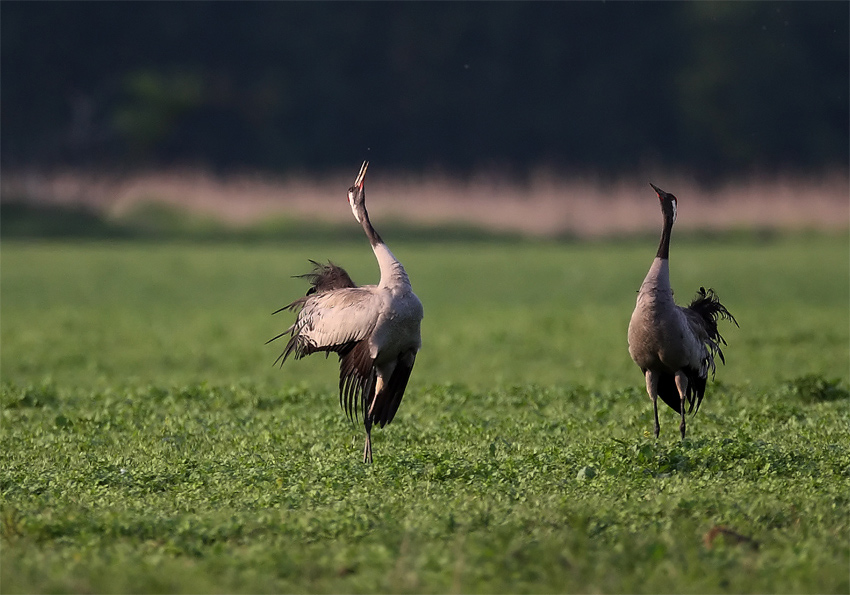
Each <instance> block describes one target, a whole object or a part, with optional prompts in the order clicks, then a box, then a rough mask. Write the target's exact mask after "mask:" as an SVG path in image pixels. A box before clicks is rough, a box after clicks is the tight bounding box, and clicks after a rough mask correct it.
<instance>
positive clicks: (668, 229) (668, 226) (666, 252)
mask: <svg viewBox="0 0 850 595" xmlns="http://www.w3.org/2000/svg"><path fill="white" fill-rule="evenodd" d="M672 233H673V217H671V216H670V215H667V214H665V215H664V227H663V228H662V229H661V241H660V242H659V243H658V252H657V253H656V254H655V256H656V257H657V258H663V259H665V260H666V259H668V258H670V236H671V234H672Z"/></svg>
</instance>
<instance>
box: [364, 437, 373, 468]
mask: <svg viewBox="0 0 850 595" xmlns="http://www.w3.org/2000/svg"><path fill="white" fill-rule="evenodd" d="M363 462H364V463H371V462H372V437H371V436H370V435H369V434H366V445H365V446H364V447H363Z"/></svg>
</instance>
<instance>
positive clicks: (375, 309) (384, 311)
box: [271, 163, 423, 462]
mask: <svg viewBox="0 0 850 595" xmlns="http://www.w3.org/2000/svg"><path fill="white" fill-rule="evenodd" d="M367 166H368V163H364V164H363V166H362V167H361V169H360V173H359V174H358V176H357V179H356V180H355V184H354V186H352V187H351V188H349V191H348V200H349V203H350V204H351V209H352V212H353V213H354V216H355V218H356V219H357V221H358V222H360V224H361V225H362V226H363V230H364V232H365V233H366V236H367V237H368V238H369V242H370V244H371V246H372V250H373V252H374V253H375V258H376V259H377V261H378V267H379V268H380V271H381V279H380V281H379V283H378V284H377V285H365V286H360V287H358V286H356V285H355V284H354V282H353V281H352V280H351V277H349V275H348V273H346V272H345V271H344V270H343V269H342V268H340V267H338V266H336V265H333V264H331V263H328V265H319V264H317V263H315V262H314V263H313V264H314V270H313V272H312V273H308V274H307V275H305V277H307V278H309V279H310V281H311V288H310V290H309V291H308V292H307V295H306V296H304V297H302V298H299V299H298V300H295V301H294V302H292V303H291V304H289V305H287V306H285V307H284V308H281V310H286V309H290V310H298V316H297V318H296V320H295V323H294V324H293V325H292V326H290V327H289V328H288V329H287V330H286V331H284V332H283V333H281V334H280V335H278V336H277V337H274V339H277V338H279V337H282V336H284V335H287V334H288V335H290V339H289V341H288V342H287V344H286V347H285V348H284V350H283V353H281V354H280V357H279V358H278V360H280V361H281V365H283V362H284V361H286V358H287V357H288V356H289V355H290V354H293V353H294V355H295V358H296V359H300V358H302V357H304V356H306V355H309V354H311V353H315V352H317V351H324V352H328V353H329V352H332V351H333V352H336V353H337V354H338V355H339V359H340V377H339V399H340V405H342V407H343V409H344V410H345V412H346V414H347V415H348V416H349V418H351V419H357V418H358V417H359V416H360V415H361V414H362V416H363V424H364V427H365V428H366V444H365V446H364V451H363V460H364V462H371V461H372V441H371V429H372V425H373V424H374V423H377V424H379V425H380V426H381V427H383V426H384V425H386V424H388V423H390V422H391V421H392V420H393V417H394V416H395V413H396V411H397V410H398V407H399V404H400V403H401V399H402V397H403V396H404V391H405V389H406V387H407V382H408V380H409V378H410V373H411V371H412V369H413V364H414V362H415V361H416V354H417V353H418V351H419V348H420V347H421V346H422V341H421V336H420V323H421V321H422V317H423V309H422V303H421V302H420V301H419V298H418V297H416V294H414V293H413V288H412V287H411V285H410V279H409V278H408V276H407V273H406V272H405V270H404V267H403V266H402V264H401V263H400V262H399V261H398V259H397V258H396V257H395V256H394V255H393V253H392V252H391V251H390V249H389V248H388V247H387V245H386V244H385V243H384V242H383V240H382V239H381V237H380V236H379V235H378V233H377V232H376V231H375V229H374V227H372V224H371V222H370V220H369V215H368V213H367V211H366V205H365V190H364V177H365V174H366V168H367ZM278 311H280V310H278ZM274 339H271V340H272V341H273V340H274Z"/></svg>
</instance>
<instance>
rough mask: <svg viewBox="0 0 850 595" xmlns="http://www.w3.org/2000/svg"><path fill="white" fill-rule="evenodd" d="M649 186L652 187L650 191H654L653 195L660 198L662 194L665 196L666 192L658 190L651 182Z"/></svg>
mask: <svg viewBox="0 0 850 595" xmlns="http://www.w3.org/2000/svg"><path fill="white" fill-rule="evenodd" d="M649 185H650V186H652V189H653V190H655V193H656V194H658V196H661V195H662V194H667V193H666V192H664V191H663V190H662V189H661V188H659V187H658V186H656V185H655V184H653V183H652V182H650V183H649Z"/></svg>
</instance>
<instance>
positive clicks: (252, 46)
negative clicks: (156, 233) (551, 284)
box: [0, 0, 850, 175]
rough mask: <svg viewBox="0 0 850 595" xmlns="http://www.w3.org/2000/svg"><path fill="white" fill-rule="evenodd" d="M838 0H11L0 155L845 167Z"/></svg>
mask: <svg viewBox="0 0 850 595" xmlns="http://www.w3.org/2000/svg"><path fill="white" fill-rule="evenodd" d="M848 7H850V4H848V3H846V2H719V3H713V2H675V3H667V2H647V3H644V2H634V3H630V2H611V3H602V2H545V3H542V2H541V3H537V2H533V3H531V2H529V3H526V2H497V3H489V2H457V3H453V2H451V3H426V2H421V3H420V2H396V3H392V2H377V3H365V2H364V3H359V2H358V3H343V2H325V3H323V2H313V3H306V2H304V3H302V2H256V3H255V2H48V3H44V2H35V3H30V2H18V1H10V0H6V1H4V2H3V3H2V4H0V28H2V31H0V44H2V47H0V60H2V70H0V76H2V84H1V85H0V124H2V127H0V159H2V164H3V165H4V166H6V167H8V166H21V165H57V164H63V165H65V164H68V165H88V166H91V165H105V166H130V167H133V166H139V165H144V166H147V165H164V164H175V163H176V164H201V165H205V166H210V167H214V168H218V169H220V170H228V169H232V168H266V169H272V170H277V171H287V170H292V169H309V170H317V169H323V168H329V167H338V166H346V167H350V166H351V163H352V162H357V161H358V160H360V159H362V158H364V157H368V158H370V159H374V160H379V161H380V162H381V163H382V164H383V166H385V167H388V168H389V167H395V168H399V169H418V170H421V169H424V168H430V167H435V166H436V167H441V168H443V169H446V170H450V171H456V172H466V171H470V170H472V169H475V168H480V167H496V168H509V169H511V170H513V171H515V172H521V171H524V170H525V169H527V168H529V167H534V166H537V165H548V166H553V167H558V168H567V169H571V170H580V169H582V168H591V169H593V170H604V171H619V172H626V171H633V170H636V169H638V168H640V167H642V166H645V165H647V164H660V165H665V166H670V167H677V168H685V169H689V170H692V171H694V172H697V173H701V174H705V175H713V174H723V173H736V172H746V171H752V170H766V171H771V170H779V169H786V168H790V169H793V170H796V171H800V170H808V169H820V168H823V167H830V166H839V167H842V168H844V169H846V167H847V162H848V158H849V157H850V156H848V143H850V140H848V126H850V124H849V123H848V113H850V104H848V72H850V62H848V54H849V50H848V48H850V45H848V22H850V9H849V8H848Z"/></svg>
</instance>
